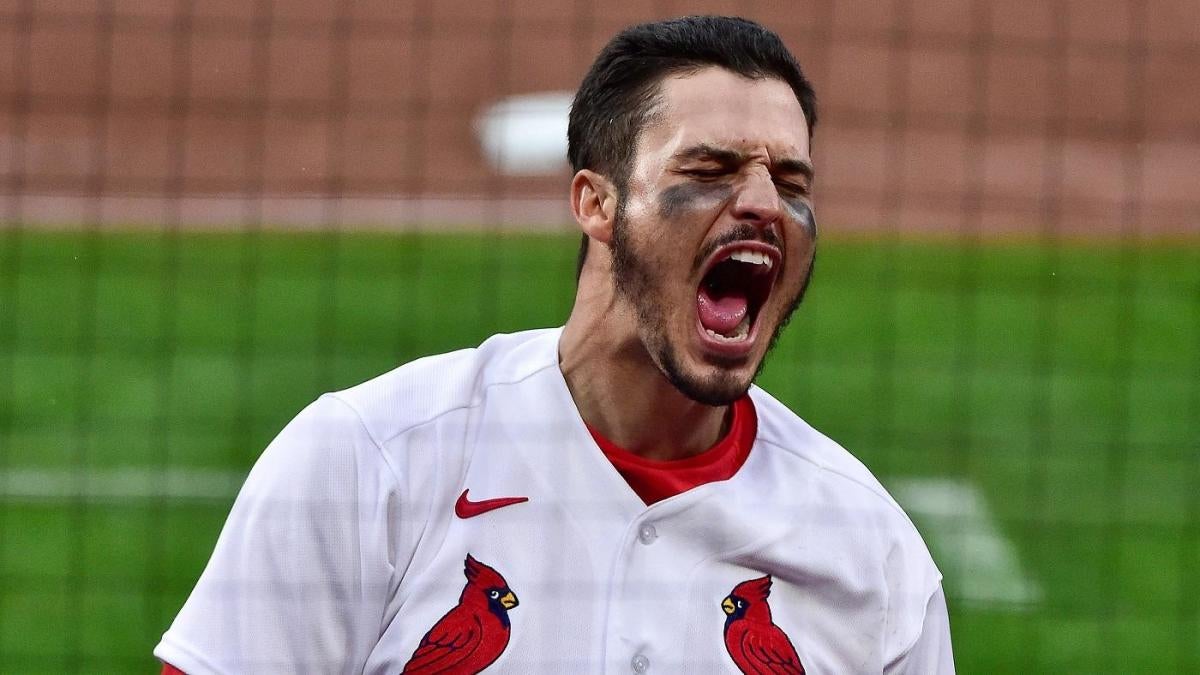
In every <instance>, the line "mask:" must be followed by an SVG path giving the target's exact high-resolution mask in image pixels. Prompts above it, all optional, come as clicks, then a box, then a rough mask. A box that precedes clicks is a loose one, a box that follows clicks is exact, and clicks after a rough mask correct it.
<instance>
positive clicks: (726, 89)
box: [638, 68, 810, 160]
mask: <svg viewBox="0 0 1200 675" xmlns="http://www.w3.org/2000/svg"><path fill="white" fill-rule="evenodd" d="M658 98H659V100H658V105H657V107H656V110H655V113H656V114H654V115H653V116H652V119H651V120H650V122H649V123H648V124H647V125H646V127H645V128H644V129H643V130H642V133H641V135H640V137H639V139H638V155H639V159H642V160H644V159H651V158H654V157H669V156H670V155H671V154H673V153H674V152H676V151H677V150H679V149H682V148H687V147H690V146H693V145H696V144H699V143H707V144H711V145H716V146H719V147H726V148H729V149H731V150H740V151H743V152H748V153H759V152H766V153H767V154H768V155H769V156H770V157H771V158H772V159H774V158H778V157H789V158H794V159H803V160H808V159H809V154H810V152H809V138H808V125H807V122H806V121H805V117H804V110H803V109H802V108H801V107H800V102H799V101H798V100H796V95H795V93H794V92H793V91H792V88H791V87H789V86H788V84H787V83H786V82H784V81H782V80H778V79H774V78H768V79H760V80H752V79H749V78H745V77H742V76H740V75H738V74H736V73H732V72H730V71H728V70H725V69H723V68H705V69H704V70H701V71H698V72H695V73H690V74H686V75H681V76H672V77H668V78H666V79H665V80H663V82H662V85H661V87H660V93H659V97H658Z"/></svg>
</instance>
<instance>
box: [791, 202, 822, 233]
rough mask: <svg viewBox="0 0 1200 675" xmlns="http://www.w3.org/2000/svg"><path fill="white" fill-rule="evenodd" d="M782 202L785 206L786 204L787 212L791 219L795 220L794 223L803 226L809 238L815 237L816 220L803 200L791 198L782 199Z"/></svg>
mask: <svg viewBox="0 0 1200 675" xmlns="http://www.w3.org/2000/svg"><path fill="white" fill-rule="evenodd" d="M783 201H784V203H785V204H787V209H788V212H789V213H790V214H791V216H792V218H795V219H796V222H798V223H800V224H801V225H803V226H804V229H805V230H808V233H809V234H810V235H811V236H813V237H816V236H817V218H816V216H814V215H813V212H812V208H811V207H809V205H808V204H806V203H805V202H804V200H803V199H795V198H793V199H784V200H783Z"/></svg>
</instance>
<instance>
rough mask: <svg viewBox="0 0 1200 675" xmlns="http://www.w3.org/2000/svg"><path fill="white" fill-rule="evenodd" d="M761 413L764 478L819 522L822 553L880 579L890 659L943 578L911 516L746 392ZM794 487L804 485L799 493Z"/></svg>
mask: <svg viewBox="0 0 1200 675" xmlns="http://www.w3.org/2000/svg"><path fill="white" fill-rule="evenodd" d="M751 396H752V398H753V400H754V404H755V410H756V411H757V413H758V418H759V429H758V438H757V441H756V446H755V447H756V451H757V449H758V448H759V447H760V446H761V449H763V450H765V451H766V452H765V453H763V454H764V455H766V457H765V458H761V459H765V460H766V461H767V462H768V463H769V465H770V466H769V468H768V469H767V470H768V471H772V472H778V473H780V474H783V475H785V476H786V477H787V478H785V479H784V480H787V481H789V484H790V486H791V490H789V492H792V493H803V494H796V495H795V497H794V499H796V500H797V501H798V502H801V503H803V504H804V505H805V507H806V508H807V509H808V510H809V512H810V513H811V514H812V515H811V518H812V519H813V520H814V521H816V522H817V523H820V524H819V525H816V527H821V528H825V529H823V530H822V535H823V536H821V537H820V539H821V540H822V542H823V546H826V547H827V548H830V549H833V550H837V551H839V552H840V553H843V554H845V555H843V556H841V557H840V558H839V560H840V561H841V562H842V563H843V564H845V562H846V561H855V563H856V564H857V565H859V566H860V571H862V572H864V573H872V572H874V573H877V574H878V575H879V577H878V578H879V579H880V580H881V582H882V583H883V584H884V587H885V588H886V591H885V592H886V593H887V597H888V601H887V604H886V612H885V615H886V616H885V623H886V625H887V635H886V640H887V648H888V651H889V653H890V654H897V653H900V652H901V651H903V649H905V648H906V646H908V645H911V644H912V642H913V640H915V639H916V636H917V635H919V633H920V630H921V626H922V624H923V621H924V615H925V613H926V610H927V607H928V605H929V602H930V600H931V598H933V596H934V595H935V594H936V593H937V592H938V589H939V588H940V587H941V581H942V575H941V572H940V571H939V570H938V568H937V565H936V564H935V563H934V561H933V558H932V556H931V555H930V554H929V549H928V548H927V547H926V545H925V541H924V539H923V538H922V537H921V534H920V532H918V531H917V528H916V526H915V525H914V524H913V522H912V520H910V519H909V517H908V515H907V514H906V513H905V512H904V510H903V509H902V508H901V507H900V505H899V504H898V503H897V502H896V500H895V499H893V498H892V496H891V495H890V494H888V491H887V490H886V489H885V488H884V487H883V485H882V484H881V483H880V482H879V480H878V479H877V478H876V477H875V476H874V475H873V474H872V473H871V471H870V470H869V469H868V468H867V467H866V465H864V464H863V463H862V462H861V461H859V460H858V458H856V457H854V456H853V455H852V454H850V452H848V451H847V450H846V449H845V448H843V447H842V446H841V445H839V444H837V443H836V442H834V441H833V440H831V439H829V438H828V437H826V436H825V435H824V434H822V433H820V432H819V431H817V430H816V429H814V428H813V427H812V426H810V425H809V424H808V423H806V422H805V421H804V420H802V419H800V417H798V416H797V415H796V414H795V413H793V412H792V411H791V410H789V409H788V408H787V407H786V406H784V405H783V404H781V403H780V402H779V401H777V400H775V399H774V398H773V397H771V396H770V395H769V394H767V393H766V392H765V391H762V390H761V389H758V388H755V389H753V390H752V392H751ZM797 486H803V487H802V489H797Z"/></svg>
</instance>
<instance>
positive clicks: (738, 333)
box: [704, 315, 750, 342]
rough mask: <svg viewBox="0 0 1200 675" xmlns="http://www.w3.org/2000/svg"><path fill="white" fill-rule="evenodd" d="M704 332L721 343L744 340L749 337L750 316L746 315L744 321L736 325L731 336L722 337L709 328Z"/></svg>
mask: <svg viewBox="0 0 1200 675" xmlns="http://www.w3.org/2000/svg"><path fill="white" fill-rule="evenodd" d="M704 330H705V332H707V333H708V334H709V335H710V336H712V337H714V338H716V339H718V340H721V341H722V342H740V341H742V340H745V339H746V337H747V336H748V335H750V316H749V315H747V316H746V317H745V318H744V319H742V322H741V323H739V324H738V325H737V328H734V329H733V334H732V335H722V334H721V333H718V332H717V331H715V330H713V329H711V328H705V329H704Z"/></svg>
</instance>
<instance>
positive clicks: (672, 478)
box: [588, 395, 758, 506]
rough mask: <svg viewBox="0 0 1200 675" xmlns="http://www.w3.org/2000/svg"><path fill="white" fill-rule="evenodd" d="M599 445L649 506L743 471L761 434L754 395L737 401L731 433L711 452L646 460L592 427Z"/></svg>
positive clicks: (594, 437) (591, 429)
mask: <svg viewBox="0 0 1200 675" xmlns="http://www.w3.org/2000/svg"><path fill="white" fill-rule="evenodd" d="M588 431H590V432H591V434H592V438H593V439H594V440H595V441H596V445H598V446H600V450H601V451H602V452H603V453H604V456H605V457H607V458H608V461H610V462H612V465H613V467H614V468H616V470H617V472H618V473H620V474H621V477H623V478H624V479H625V481H626V482H627V483H629V487H631V488H633V491H634V492H635V493H637V495H638V496H639V497H641V498H642V501H643V502H645V503H646V505H647V506H649V505H650V504H653V503H655V502H659V501H662V500H664V499H666V498H668V497H674V496H675V495H677V494H681V493H683V492H686V491H688V490H690V489H692V488H694V487H698V486H700V485H704V484H705V483H714V482H717V481H722V480H728V479H730V478H732V477H733V475H734V474H736V473H737V472H738V469H740V468H742V464H744V463H745V462H746V458H747V457H748V456H749V455H750V447H751V446H752V445H754V438H755V436H757V435H758V416H757V414H756V413H755V411H754V403H753V402H751V400H750V396H749V395H746V396H742V397H741V398H739V399H738V400H736V401H734V402H733V419H732V420H731V421H730V423H729V431H728V432H727V433H726V434H725V436H724V437H723V438H721V440H719V441H717V443H716V444H715V445H713V446H712V447H711V448H709V449H708V450H705V451H704V452H702V453H700V454H698V455H693V456H691V457H686V458H684V459H672V460H654V459H646V458H644V457H640V456H638V455H635V454H633V453H632V452H630V451H628V450H626V449H625V448H622V447H620V446H618V445H616V444H615V443H613V442H612V441H610V440H608V439H607V438H605V437H603V436H601V435H600V433H599V432H597V431H596V430H595V429H593V428H592V427H591V426H588Z"/></svg>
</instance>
